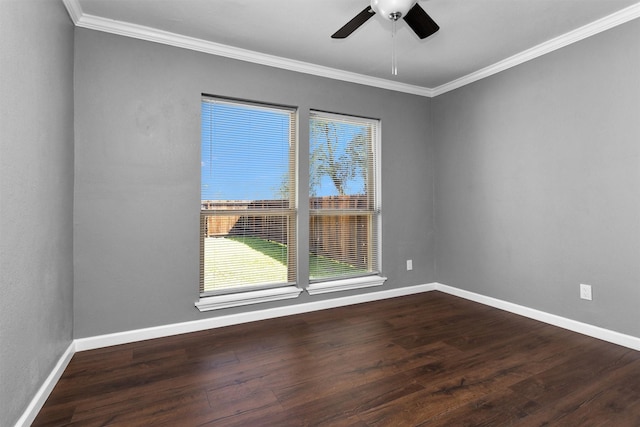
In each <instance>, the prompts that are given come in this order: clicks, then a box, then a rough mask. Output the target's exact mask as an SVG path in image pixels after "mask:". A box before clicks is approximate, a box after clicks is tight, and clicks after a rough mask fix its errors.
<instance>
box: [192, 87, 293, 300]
mask: <svg viewBox="0 0 640 427" xmlns="http://www.w3.org/2000/svg"><path fill="white" fill-rule="evenodd" d="M201 106H202V129H201V132H202V133H201V141H202V152H201V155H202V158H201V167H202V171H201V212H200V294H201V296H207V295H216V294H221V293H230V292H239V291H248V290H255V289H263V288H272V287H278V286H285V285H291V284H294V283H295V282H296V270H295V267H296V262H295V256H296V244H295V242H296V239H295V230H296V227H295V222H296V209H295V188H296V185H295V177H296V170H295V165H296V129H297V126H296V112H295V110H294V109H291V108H285V107H277V106H267V105H262V104H254V103H248V102H239V101H231V100H226V99H220V98H213V97H208V96H203V98H202V105H201Z"/></svg>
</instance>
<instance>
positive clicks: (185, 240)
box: [74, 29, 435, 338]
mask: <svg viewBox="0 0 640 427" xmlns="http://www.w3.org/2000/svg"><path fill="white" fill-rule="evenodd" d="M75 43H76V58H75V123H76V145H75V156H76V169H75V173H76V186H75V211H74V220H75V228H74V245H75V246H74V248H75V270H74V271H75V291H74V296H75V304H74V309H75V311H74V324H75V337H77V338H81V337H87V336H94V335H99V334H105V333H111V332H119V331H125V330H131V329H136V328H144V327H150V326H157V325H164V324H170V323H174V322H182V321H189V320H195V319H202V318H205V317H211V316H219V315H222V314H230V313H236V312H239V311H247V310H256V309H261V308H267V307H273V306H281V305H286V304H297V303H301V302H306V301H311V300H319V299H326V298H335V297H341V296H345V295H350V294H352V293H354V292H357V291H350V292H340V293H336V294H332V295H329V296H326V295H323V296H314V297H310V296H309V295H307V294H306V293H304V294H302V295H301V297H300V298H298V299H297V300H288V301H281V302H276V303H269V304H261V305H254V306H249V307H242V308H235V309H229V310H226V311H218V312H209V313H200V312H198V311H197V310H196V308H195V307H194V302H195V301H196V300H197V299H198V262H199V258H198V241H199V240H198V228H199V222H198V221H199V219H198V218H199V216H198V215H199V206H200V201H199V199H200V155H199V152H200V96H201V93H209V94H214V95H222V96H230V97H236V98H244V99H250V100H257V101H265V102H273V103H278V104H285V105H292V106H297V107H299V112H300V127H299V132H300V153H301V157H302V158H306V155H307V154H308V142H307V141H308V140H307V136H308V111H309V109H310V108H315V109H321V110H326V111H332V112H338V113H348V114H354V115H361V116H367V117H375V118H380V119H381V120H382V140H383V142H382V203H383V262H382V267H383V273H384V275H386V276H387V277H388V278H389V280H388V281H387V283H386V284H385V285H384V286H385V288H387V289H388V288H394V287H399V286H408V285H415V284H422V283H428V282H432V281H433V280H434V279H435V275H434V268H433V267H434V233H433V229H434V219H433V178H434V170H433V144H432V142H431V138H430V127H429V124H428V117H429V109H430V102H431V100H429V99H427V98H424V97H419V96H413V95H407V94H401V93H396V92H392V91H386V90H382V89H377V88H371V87H367V86H361V85H357V84H352V83H345V82H339V81H334V80H328V79H324V78H320V77H315V76H310V75H304V74H299V73H294V72H289V71H285V70H279V69H274V68H268V67H263V66H260V65H255V64H249V63H244V62H239V61H234V60H230V59H225V58H221V57H216V56H212V55H205V54H201V53H197V52H192V51H187V50H182V49H178V48H173V47H169V46H163V45H159V44H154V43H149V42H144V41H139V40H133V39H128V38H124V37H120V36H115V35H110V34H105V33H100V32H95V31H91V30H84V29H77V30H76V39H75ZM300 176H301V177H302V178H303V180H302V182H301V183H300V188H302V189H305V188H306V182H305V181H304V177H307V176H308V166H307V165H306V164H305V163H304V162H302V163H301V165H300ZM300 193H302V194H301V198H300V208H299V211H300V216H301V217H302V218H304V217H305V214H306V213H307V210H308V208H307V200H306V198H305V194H304V191H301V192H300ZM307 232H308V224H307V221H301V222H300V227H299V233H300V235H301V237H302V238H301V240H302V241H301V246H300V247H302V248H304V247H305V246H306V245H307V243H308V242H307V237H306V235H307ZM305 258H306V257H301V262H300V265H299V275H300V280H299V281H300V282H301V283H304V282H305V277H307V272H308V265H307V260H306V259H305ZM406 259H413V262H414V270H413V271H411V272H407V271H406V265H405V260H406ZM379 289H380V288H374V289H373V290H379ZM368 291H369V290H365V291H360V292H368Z"/></svg>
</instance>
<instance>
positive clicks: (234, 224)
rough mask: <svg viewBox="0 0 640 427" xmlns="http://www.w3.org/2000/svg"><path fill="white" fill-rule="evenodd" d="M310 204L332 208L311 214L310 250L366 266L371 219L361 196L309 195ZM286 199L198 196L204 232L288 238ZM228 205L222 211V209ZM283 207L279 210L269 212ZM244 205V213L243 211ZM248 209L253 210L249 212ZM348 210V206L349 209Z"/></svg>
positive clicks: (368, 264) (368, 263) (282, 240)
mask: <svg viewBox="0 0 640 427" xmlns="http://www.w3.org/2000/svg"><path fill="white" fill-rule="evenodd" d="M309 206H310V209H311V210H312V212H313V211H318V212H319V211H321V210H322V209H331V210H335V211H336V212H334V213H330V214H320V215H313V214H312V215H311V219H310V222H309V231H310V235H309V250H310V251H311V253H313V254H316V255H320V256H325V257H329V258H332V259H334V260H337V261H340V262H344V263H347V264H350V265H353V266H356V267H358V268H365V269H370V268H371V262H372V259H371V258H372V255H371V251H372V247H371V243H370V242H371V240H372V232H373V227H374V226H375V225H374V224H375V221H373V220H372V219H373V217H372V214H371V213H366V210H367V207H368V206H369V200H368V199H367V198H366V196H326V197H312V198H310V200H309ZM288 207H289V205H288V202H287V201H285V200H257V201H243V200H223V201H203V203H202V208H203V209H206V210H215V211H216V213H215V214H214V213H213V212H212V213H211V214H208V213H206V212H203V215H204V218H203V222H202V226H203V230H202V232H203V233H204V236H205V237H226V236H241V235H243V236H254V237H259V238H261V239H265V240H272V241H275V242H279V243H282V244H287V241H286V238H287V234H286V228H287V225H288V224H289V218H290V216H289V214H288V213H287V209H288ZM225 210H229V211H233V213H230V214H229V215H225V214H224V213H223V212H221V211H225ZM270 210H271V211H272V210H283V213H282V214H277V213H276V214H274V213H273V212H271V213H268V211H270ZM245 211H246V213H245ZM252 211H253V212H252ZM350 211H353V212H350Z"/></svg>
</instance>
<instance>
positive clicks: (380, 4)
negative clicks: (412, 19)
mask: <svg viewBox="0 0 640 427" xmlns="http://www.w3.org/2000/svg"><path fill="white" fill-rule="evenodd" d="M416 2H417V0H371V8H372V9H373V10H374V11H375V12H376V13H378V14H380V15H381V16H383V17H384V18H386V19H388V20H390V21H397V20H398V19H400V18H402V17H405V16H407V13H409V10H410V9H411V8H412V7H413V5H414V4H416Z"/></svg>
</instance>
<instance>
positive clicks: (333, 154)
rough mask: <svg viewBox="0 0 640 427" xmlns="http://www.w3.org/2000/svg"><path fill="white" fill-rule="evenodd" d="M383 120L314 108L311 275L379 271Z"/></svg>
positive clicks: (342, 275) (325, 278)
mask: <svg viewBox="0 0 640 427" xmlns="http://www.w3.org/2000/svg"><path fill="white" fill-rule="evenodd" d="M379 126H380V124H379V121H377V120H372V119H365V118H359V117H351V116H345V115H337V114H330V113H324V112H317V111H312V112H311V115H310V138H309V170H310V176H309V184H310V185H309V203H310V206H309V208H310V218H309V252H310V253H309V279H310V282H312V283H313V282H319V281H328V280H336V279H342V278H349V277H358V276H366V275H375V274H378V273H379V263H380V254H379V251H378V248H379V234H380V198H379V183H378V178H379V172H378V157H379V153H378V151H379Z"/></svg>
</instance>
